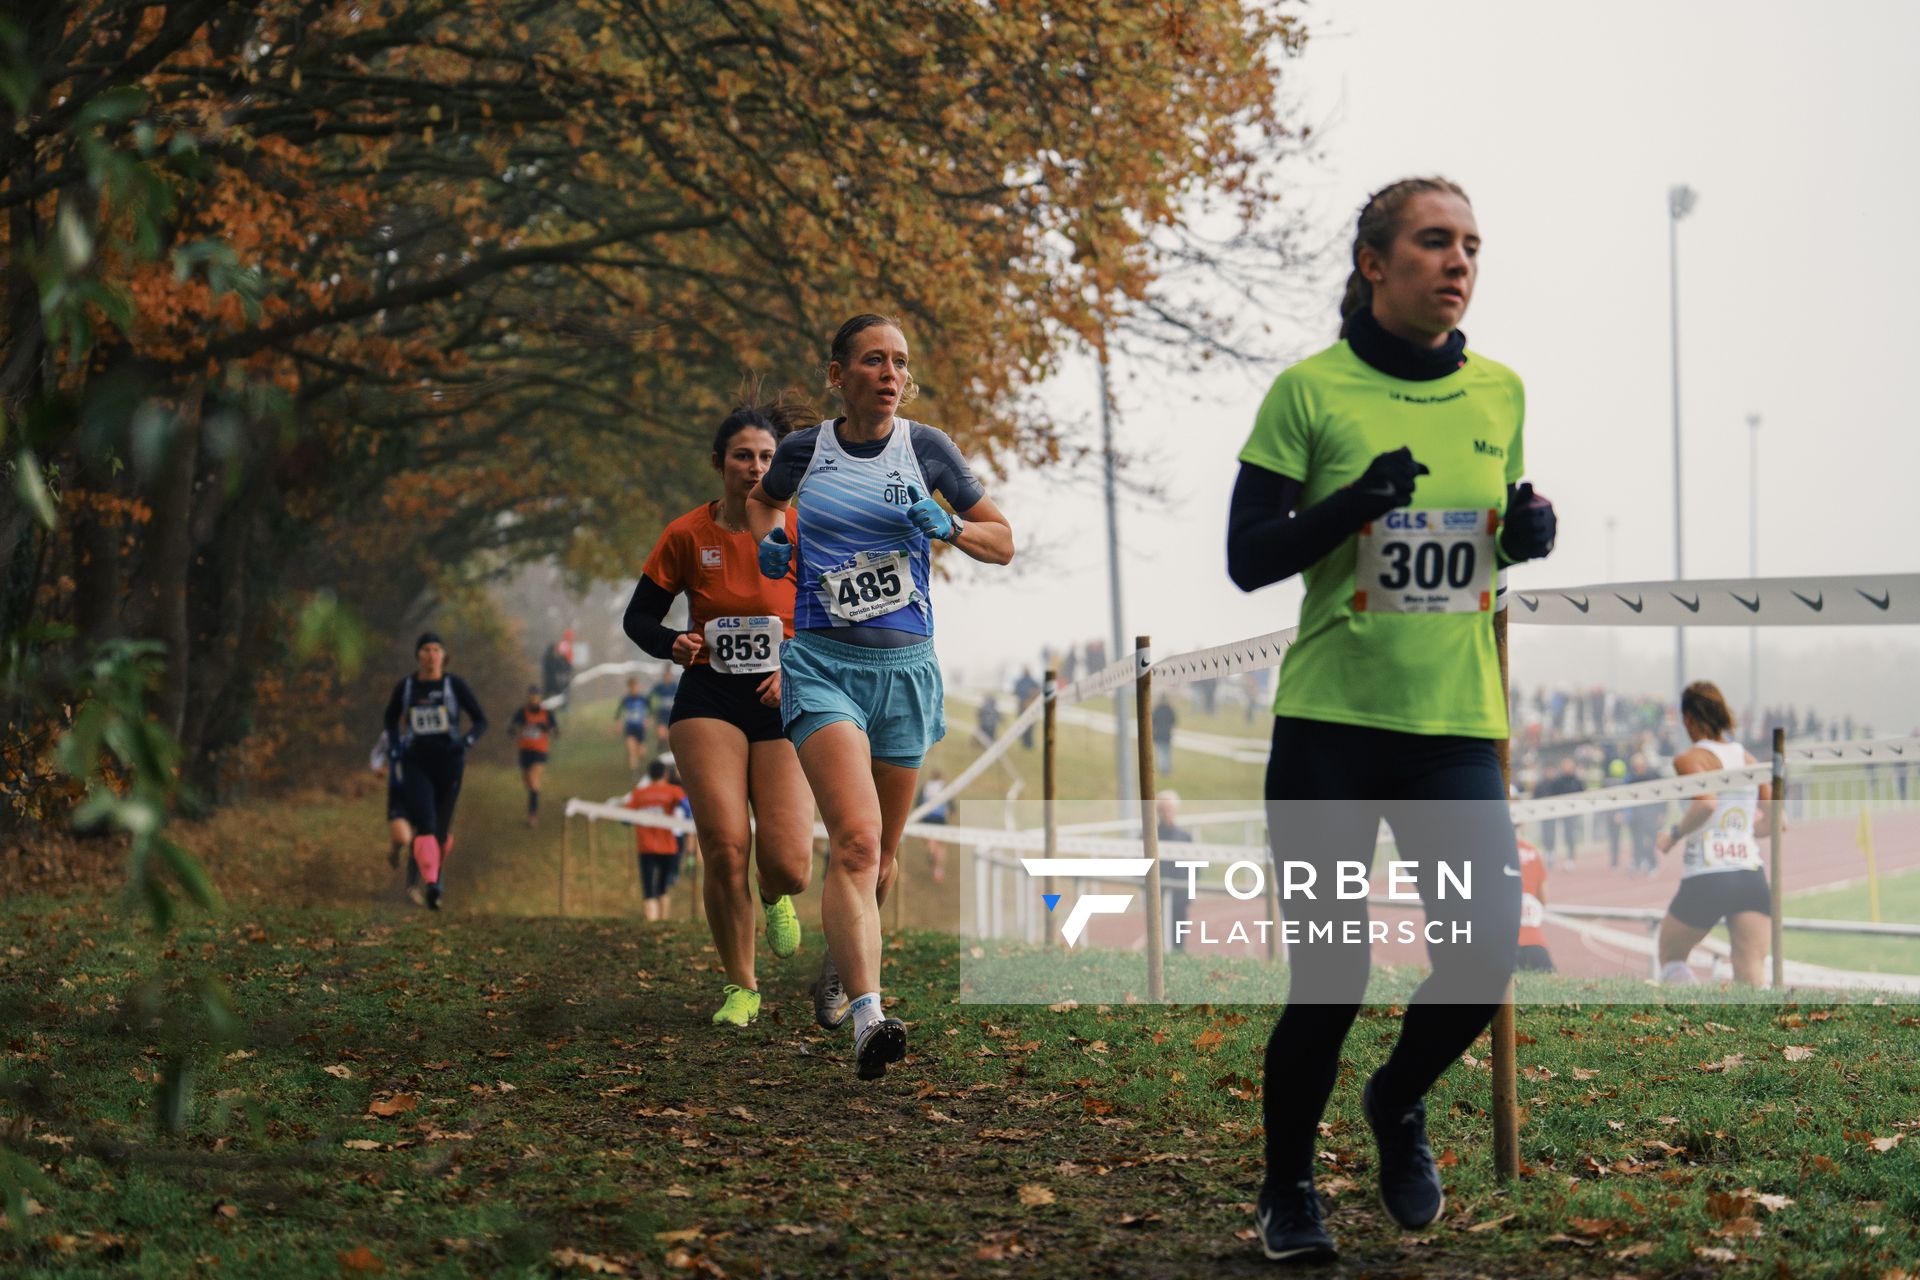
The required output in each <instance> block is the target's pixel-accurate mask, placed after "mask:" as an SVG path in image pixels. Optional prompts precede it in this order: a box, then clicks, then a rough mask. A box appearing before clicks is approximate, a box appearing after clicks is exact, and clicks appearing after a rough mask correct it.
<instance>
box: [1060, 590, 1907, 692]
mask: <svg viewBox="0 0 1920 1280" xmlns="http://www.w3.org/2000/svg"><path fill="white" fill-rule="evenodd" d="M1503 577H1504V575H1503ZM1501 599H1502V600H1503V601H1506V602H1507V603H1508V605H1509V609H1508V620H1509V621H1510V622H1515V623H1526V624H1528V625H1531V626H1588V627H1593V626H1607V627H1675V626H1688V627H1736V626H1737V627H1753V626H1766V627H1778V626H1802V627H1830V626H1860V625H1867V624H1872V625H1881V626H1885V625H1911V624H1916V623H1920V573H1894V574H1858V575H1843V576H1838V577H1820V578H1701V579H1691V580H1686V581H1679V580H1675V581H1668V582H1615V583H1600V584H1597V585H1594V586H1585V587H1559V588H1555V589H1553V590H1549V591H1517V590H1511V591H1510V590H1506V589H1505V588H1504V587H1503V588H1502V591H1501ZM1515 602H1517V605H1516V604H1515ZM1298 631H1299V629H1298V628H1297V627H1287V628H1285V629H1283V630H1280V631H1271V632H1268V633H1267V634H1266V635H1261V636H1251V637H1249V638H1247V639H1245V640H1235V641H1232V642H1230V643H1228V644H1222V645H1214V646H1213V647H1211V648H1207V649H1196V650H1194V651H1192V652H1191V653H1179V654H1174V655H1173V656H1171V657H1167V658H1162V659H1160V661H1158V662H1155V663H1153V664H1152V671H1153V676H1154V679H1155V680H1156V681H1164V682H1167V683H1171V684H1185V683H1188V682H1190V681H1193V680H1204V679H1207V678H1208V677H1210V676H1222V675H1231V674H1233V673H1235V672H1240V671H1258V670H1261V669H1263V668H1267V667H1277V666H1279V665H1280V661H1281V659H1282V658H1283V657H1284V656H1285V654H1286V651H1287V648H1288V646H1289V645H1291V644H1292V643H1293V642H1294V639H1295V638H1296V636H1297V634H1298ZM1138 665H1139V655H1138V654H1137V653H1136V654H1130V655H1128V656H1127V657H1125V658H1122V659H1120V660H1119V661H1118V662H1113V663H1110V664H1108V665H1107V666H1106V667H1103V668H1102V669H1101V670H1099V671H1097V672H1095V673H1094V674H1093V675H1090V676H1087V677H1086V678H1085V679H1082V680H1076V681H1075V682H1074V683H1072V684H1070V685H1068V686H1067V687H1066V688H1064V689H1062V690H1061V691H1060V693H1059V697H1060V700H1061V701H1062V702H1080V701H1084V700H1085V699H1087V698H1092V697H1097V696H1099V695H1100V694H1103V693H1107V692H1110V691H1112V690H1114V689H1117V688H1119V687H1120V686H1121V685H1123V684H1126V683H1128V682H1130V681H1132V680H1133V679H1135V678H1136V677H1137V676H1138V674H1139V671H1138V669H1137V668H1138Z"/></svg>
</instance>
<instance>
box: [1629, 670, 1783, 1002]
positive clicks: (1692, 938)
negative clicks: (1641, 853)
mask: <svg viewBox="0 0 1920 1280" xmlns="http://www.w3.org/2000/svg"><path fill="white" fill-rule="evenodd" d="M1680 721H1681V723H1682V724H1683V725H1685V726H1686V730H1687V736H1688V737H1690V738H1691V739H1692V740H1693V745H1692V746H1690V747H1688V748H1687V749H1686V750H1685V751H1683V752H1681V753H1680V754H1679V755H1677V756H1675V757H1674V758H1673V767H1674V771H1675V772H1677V773H1679V774H1680V775H1681V776H1683V777H1684V776H1685V775H1687V774H1689V773H1713V772H1717V771H1718V770H1721V769H1738V768H1741V767H1742V766H1744V765H1750V764H1756V763H1758V761H1756V760H1755V759H1754V758H1753V756H1752V755H1750V754H1748V752H1747V749H1746V748H1745V747H1743V746H1741V745H1740V744H1739V743H1738V742H1733V741H1730V739H1731V738H1732V736H1733V712H1731V711H1729V710H1728V709H1727V700H1726V699H1725V698H1724V697H1722V696H1721V694H1720V690H1719V689H1718V688H1717V687H1716V686H1715V685H1713V684H1712V683H1711V682H1709V681H1706V680H1696V681H1694V682H1693V683H1692V684H1690V685H1688V686H1687V691H1686V692H1685V693H1683V694H1681V695H1680ZM1772 798H1773V788H1772V787H1771V786H1767V785H1765V784H1761V785H1758V786H1756V785H1754V784H1752V783H1748V784H1747V785H1746V786H1742V787H1733V788H1730V789H1728V790H1726V791H1722V792H1720V793H1719V794H1717V795H1710V796H1695V797H1694V799H1693V803H1692V804H1690V805H1689V806H1688V807H1687V811H1686V812H1685V813H1684V814H1682V815H1681V816H1680V821H1678V822H1676V823H1674V824H1673V825H1672V826H1670V827H1668V828H1667V829H1666V830H1665V831H1662V832H1661V833H1660V835H1659V836H1658V838H1656V839H1655V840H1654V847H1655V848H1656V849H1658V850H1659V851H1660V852H1661V853H1663V854H1664V853H1666V852H1667V850H1669V849H1671V848H1673V847H1674V846H1675V845H1676V844H1682V843H1683V842H1684V845H1685V849H1686V852H1685V854H1684V855H1683V856H1684V858H1685V862H1684V865H1683V868H1682V870H1681V872H1680V877H1681V878H1680V889H1679V891H1678V892H1677V893H1675V894H1674V895H1673V901H1672V902H1671V903H1669V904H1668V906H1667V914H1666V918H1665V919H1663V920H1662V921H1661V922H1660V976H1661V980H1662V981H1664V982H1692V981H1693V980H1694V973H1693V970H1692V969H1691V968H1689V967H1688V965H1687V957H1688V956H1690V955H1692V954H1693V949H1694V948H1695V947H1696V946H1698V945H1700V941H1701V939H1703V938H1705V937H1706V936H1707V934H1708V933H1710V932H1711V931H1712V930H1713V926H1714V925H1716V924H1719V923H1720V921H1721V920H1723V919H1724V920H1725V921H1726V922H1727V933H1728V935H1729V936H1730V937H1731V938H1732V940H1733V979H1734V981H1735V982H1738V983H1740V984H1742V985H1744V986H1749V987H1757V986H1759V985H1760V974H1761V971H1762V969H1763V968H1764V967H1765V962H1766V958H1767V946H1768V943H1769V940H1770V935H1771V931H1772V920H1773V915H1772V913H1773V896H1772V891H1771V890H1770V889H1768V887H1767V873H1766V872H1765V871H1763V870H1762V869H1761V868H1762V866H1763V865H1764V864H1763V863H1762V862H1761V859H1760V837H1762V836H1765V835H1767V834H1768V831H1767V809H1766V807H1765V806H1766V802H1767V801H1768V800H1770V799H1772Z"/></svg>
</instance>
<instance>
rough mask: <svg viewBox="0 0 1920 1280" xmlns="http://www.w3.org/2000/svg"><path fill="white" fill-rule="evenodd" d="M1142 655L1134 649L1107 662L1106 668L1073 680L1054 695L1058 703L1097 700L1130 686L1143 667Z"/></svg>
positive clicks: (1137, 677)
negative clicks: (1101, 696) (1103, 695)
mask: <svg viewBox="0 0 1920 1280" xmlns="http://www.w3.org/2000/svg"><path fill="white" fill-rule="evenodd" d="M1143 657H1144V655H1143V654H1142V653H1141V652H1140V650H1138V649H1135V650H1134V651H1133V652H1132V653H1129V654H1125V655H1123V656H1122V657H1119V658H1116V659H1115V660H1114V661H1112V662H1109V663H1108V664H1107V665H1106V666H1104V667H1102V668H1100V669H1099V670H1098V671H1095V672H1093V673H1092V674H1091V675H1085V676H1082V677H1080V678H1079V679H1078V680H1075V681H1074V682H1073V683H1072V684H1070V685H1068V686H1067V687H1066V688H1064V689H1061V690H1060V691H1059V692H1058V693H1056V694H1054V698H1055V700H1056V701H1059V702H1085V701H1086V700H1087V699H1088V698H1097V697H1099V696H1100V695H1101V694H1103V693H1112V692H1113V691H1114V690H1115V689H1118V688H1120V687H1122V686H1123V685H1129V684H1132V683H1133V682H1134V681H1135V680H1138V679H1139V678H1140V672H1141V670H1142V669H1143V667H1144V665H1145V664H1144V663H1143V661H1142V659H1143Z"/></svg>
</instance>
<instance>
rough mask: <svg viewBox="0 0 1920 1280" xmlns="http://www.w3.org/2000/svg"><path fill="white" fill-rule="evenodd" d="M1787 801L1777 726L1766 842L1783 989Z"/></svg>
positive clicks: (1777, 972)
mask: <svg viewBox="0 0 1920 1280" xmlns="http://www.w3.org/2000/svg"><path fill="white" fill-rule="evenodd" d="M1786 800H1787V731H1786V730H1785V729H1780V728H1776V729H1775V730H1774V731H1773V798H1772V799H1771V800H1769V801H1767V832H1768V839H1767V843H1768V844H1769V845H1770V846H1771V847H1772V863H1773V874H1772V876H1770V877H1769V879H1770V880H1771V881H1772V885H1771V888H1772V893H1773V913H1772V914H1773V922H1772V932H1773V938H1772V942H1773V989H1774V990H1775V991H1782V990H1785V989H1786V985H1787V949H1786V929H1785V926H1784V924H1783V922H1782V920H1781V912H1782V911H1783V910H1784V908H1785V905H1786V903H1785V895H1786V888H1785V885H1784V884H1783V883H1782V878H1781V872H1782V869H1783V868H1782V858H1781V853H1782V848H1783V845H1784V842H1785V833H1784V832H1783V831H1782V830H1781V829H1780V824H1781V822H1782V821H1783V820H1784V819H1785V817H1786Z"/></svg>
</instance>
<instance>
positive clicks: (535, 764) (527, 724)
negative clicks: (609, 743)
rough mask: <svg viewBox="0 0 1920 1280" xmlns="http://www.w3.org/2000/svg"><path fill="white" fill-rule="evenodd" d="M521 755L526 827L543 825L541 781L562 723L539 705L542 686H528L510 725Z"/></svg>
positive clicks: (509, 722)
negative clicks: (524, 787) (540, 822)
mask: <svg viewBox="0 0 1920 1280" xmlns="http://www.w3.org/2000/svg"><path fill="white" fill-rule="evenodd" d="M507 723H508V726H509V728H511V730H512V731H513V735H514V743H515V745H516V746H517V747H518V749H519V752H520V780H521V782H522V783H524V784H525V785H526V788H527V825H528V826H530V827H531V826H533V825H534V824H535V823H537V822H539V821H540V777H541V775H542V774H544V773H545V772H546V770H547V753H548V751H550V750H551V749H552V746H553V740H554V739H555V738H557V737H559V736H560V721H559V719H558V718H557V717H555V715H554V714H553V712H551V711H549V710H547V708H546V707H544V706H542V705H541V703H540V686H539V685H537V684H534V685H528V686H527V700H526V702H524V703H522V704H521V705H520V706H519V707H517V708H515V709H514V713H513V719H512V720H510V721H508V722H507Z"/></svg>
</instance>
